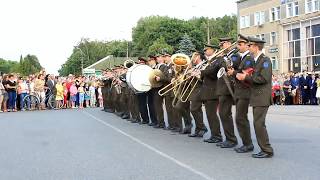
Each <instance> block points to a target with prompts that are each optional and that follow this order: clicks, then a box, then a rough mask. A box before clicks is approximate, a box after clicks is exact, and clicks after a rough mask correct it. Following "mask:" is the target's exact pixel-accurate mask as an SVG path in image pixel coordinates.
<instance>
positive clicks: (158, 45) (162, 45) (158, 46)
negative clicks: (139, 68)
mask: <svg viewBox="0 0 320 180" xmlns="http://www.w3.org/2000/svg"><path fill="white" fill-rule="evenodd" d="M163 50H166V51H167V52H168V53H172V52H173V48H172V46H170V45H169V44H167V42H166V41H165V39H164V38H163V37H160V38H159V39H157V40H156V41H154V42H153V44H152V45H151V46H150V47H149V49H148V52H147V54H148V55H154V54H157V53H162V51H163Z"/></svg>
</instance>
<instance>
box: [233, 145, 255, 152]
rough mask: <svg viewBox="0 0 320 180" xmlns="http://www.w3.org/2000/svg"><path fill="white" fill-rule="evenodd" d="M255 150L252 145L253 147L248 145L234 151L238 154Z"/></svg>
mask: <svg viewBox="0 0 320 180" xmlns="http://www.w3.org/2000/svg"><path fill="white" fill-rule="evenodd" d="M253 149H254V146H253V145H252V144H251V145H248V146H241V147H239V148H235V149H234V150H235V151H236V152H237V153H247V152H251V151H253Z"/></svg>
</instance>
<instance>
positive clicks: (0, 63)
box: [0, 54, 42, 76]
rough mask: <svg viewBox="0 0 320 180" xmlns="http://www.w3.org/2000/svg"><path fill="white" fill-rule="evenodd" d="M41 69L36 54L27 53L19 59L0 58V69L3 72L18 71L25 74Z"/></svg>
mask: <svg viewBox="0 0 320 180" xmlns="http://www.w3.org/2000/svg"><path fill="white" fill-rule="evenodd" d="M41 69H42V66H41V64H40V63H39V60H38V58H37V56H35V55H30V54H28V55H27V56H25V57H24V58H22V56H21V57H20V61H19V62H18V61H10V60H4V59H2V58H0V71H1V72H3V73H6V74H8V73H19V74H21V75H24V76H27V75H30V74H34V73H37V72H39V71H40V70H41Z"/></svg>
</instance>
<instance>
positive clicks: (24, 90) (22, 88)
mask: <svg viewBox="0 0 320 180" xmlns="http://www.w3.org/2000/svg"><path fill="white" fill-rule="evenodd" d="M28 91H29V89H28V85H27V83H26V82H25V81H24V80H23V79H22V78H19V80H18V88H17V92H18V96H19V98H20V110H21V111H25V104H24V98H25V97H26V96H27V94H28ZM26 106H27V108H28V109H29V108H30V107H28V105H27V104H26Z"/></svg>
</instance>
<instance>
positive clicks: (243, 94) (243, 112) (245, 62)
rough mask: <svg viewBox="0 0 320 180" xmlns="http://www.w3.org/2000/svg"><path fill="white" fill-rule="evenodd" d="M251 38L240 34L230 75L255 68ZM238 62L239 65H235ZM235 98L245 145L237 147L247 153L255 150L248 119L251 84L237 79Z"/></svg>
mask: <svg viewBox="0 0 320 180" xmlns="http://www.w3.org/2000/svg"><path fill="white" fill-rule="evenodd" d="M248 43H249V40H248V38H247V37H245V36H243V35H241V34H239V39H238V49H239V53H240V56H239V58H238V59H237V62H236V63H234V66H233V68H230V69H228V75H229V76H233V77H234V78H235V76H236V75H237V73H242V71H245V70H248V69H250V68H251V69H252V68H253V63H254V60H253V57H252V56H251V55H250V51H249V46H248ZM235 64H237V65H235ZM234 89H235V92H234V95H235V98H236V118H235V119H236V124H237V128H238V132H239V135H240V137H241V139H242V144H243V146H241V147H239V148H235V151H236V152H237V153H246V152H250V151H253V148H254V147H253V144H252V139H251V133H250V122H249V120H248V109H249V100H250V85H249V84H248V83H247V82H245V81H239V80H237V79H235V88H234Z"/></svg>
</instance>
